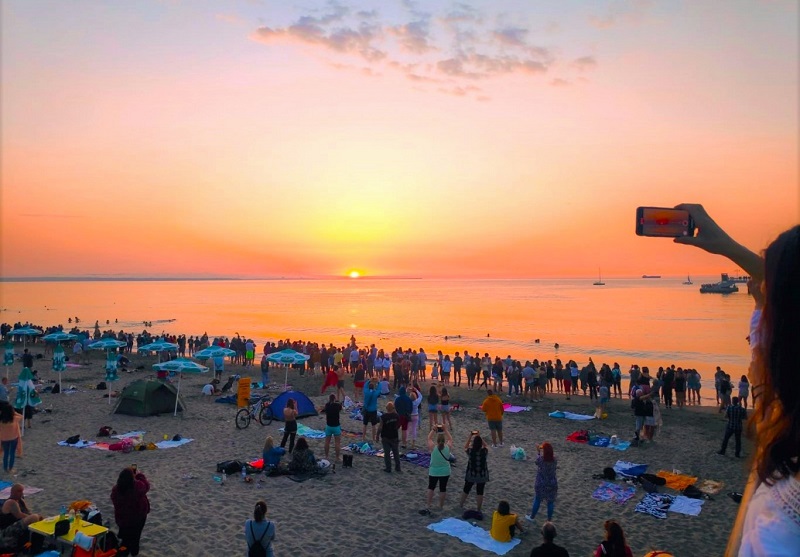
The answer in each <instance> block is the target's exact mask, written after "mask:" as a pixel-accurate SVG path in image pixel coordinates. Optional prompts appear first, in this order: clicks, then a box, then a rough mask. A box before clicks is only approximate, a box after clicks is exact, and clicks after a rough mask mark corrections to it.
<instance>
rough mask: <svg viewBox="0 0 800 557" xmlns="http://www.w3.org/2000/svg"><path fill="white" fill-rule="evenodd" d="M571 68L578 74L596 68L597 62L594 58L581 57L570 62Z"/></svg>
mask: <svg viewBox="0 0 800 557" xmlns="http://www.w3.org/2000/svg"><path fill="white" fill-rule="evenodd" d="M572 66H573V67H574V68H575V69H577V70H578V71H579V72H583V71H586V70H592V69H594V68H595V67H597V60H595V58H594V56H581V57H580V58H576V59H575V60H573V61H572Z"/></svg>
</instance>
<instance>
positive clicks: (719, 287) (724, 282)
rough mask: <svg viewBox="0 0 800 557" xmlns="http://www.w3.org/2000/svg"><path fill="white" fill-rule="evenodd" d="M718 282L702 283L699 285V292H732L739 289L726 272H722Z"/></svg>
mask: <svg viewBox="0 0 800 557" xmlns="http://www.w3.org/2000/svg"><path fill="white" fill-rule="evenodd" d="M720 278H721V280H720V281H719V282H712V283H709V284H704V285H702V286H701V287H700V293H701V294H733V293H734V292H738V291H739V287H738V286H736V284H735V283H734V282H733V281H732V280H730V278H729V277H728V273H722V275H721V277H720Z"/></svg>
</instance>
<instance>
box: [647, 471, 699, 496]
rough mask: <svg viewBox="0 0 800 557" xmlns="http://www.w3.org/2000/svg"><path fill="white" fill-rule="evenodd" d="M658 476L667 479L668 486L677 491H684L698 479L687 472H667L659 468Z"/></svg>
mask: <svg viewBox="0 0 800 557" xmlns="http://www.w3.org/2000/svg"><path fill="white" fill-rule="evenodd" d="M656 476H658V477H659V478H664V479H665V480H667V487H668V488H670V489H674V490H676V491H683V490H684V489H686V488H687V487H689V486H690V485H694V483H695V482H696V481H697V478H694V477H692V476H687V475H685V474H674V473H672V472H667V471H666V470H659V471H658V473H657V474H656Z"/></svg>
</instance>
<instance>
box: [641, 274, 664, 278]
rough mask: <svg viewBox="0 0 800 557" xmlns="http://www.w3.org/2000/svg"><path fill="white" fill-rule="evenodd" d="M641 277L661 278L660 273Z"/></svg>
mask: <svg viewBox="0 0 800 557" xmlns="http://www.w3.org/2000/svg"><path fill="white" fill-rule="evenodd" d="M642 278H643V279H644V278H661V275H642Z"/></svg>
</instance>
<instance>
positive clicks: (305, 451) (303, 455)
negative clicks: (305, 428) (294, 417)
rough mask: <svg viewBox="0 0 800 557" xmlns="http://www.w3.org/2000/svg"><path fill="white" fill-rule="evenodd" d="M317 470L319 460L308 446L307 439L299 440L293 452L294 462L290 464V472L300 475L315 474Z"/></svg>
mask: <svg viewBox="0 0 800 557" xmlns="http://www.w3.org/2000/svg"><path fill="white" fill-rule="evenodd" d="M316 469H317V458H316V457H315V456H314V453H313V452H312V451H311V449H310V448H309V446H308V441H306V438H305V437H301V438H300V439H298V440H297V444H296V445H295V446H294V452H292V461H291V462H290V463H289V470H290V471H292V472H295V473H298V474H303V473H308V472H313V471H315V470H316Z"/></svg>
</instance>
